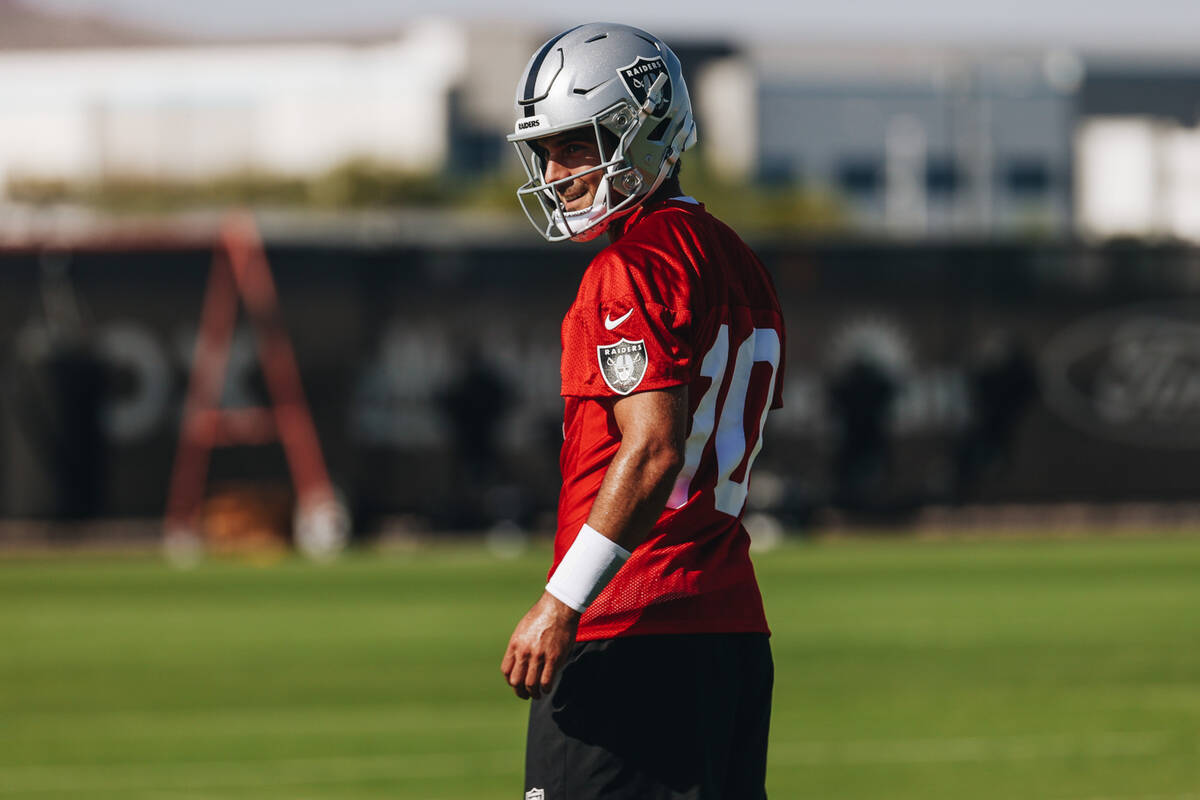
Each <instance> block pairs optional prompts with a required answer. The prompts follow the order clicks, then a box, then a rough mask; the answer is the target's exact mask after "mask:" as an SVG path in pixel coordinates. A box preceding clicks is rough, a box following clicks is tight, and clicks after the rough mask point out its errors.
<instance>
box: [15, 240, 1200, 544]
mask: <svg viewBox="0 0 1200 800" xmlns="http://www.w3.org/2000/svg"><path fill="white" fill-rule="evenodd" d="M757 245H758V250H759V252H760V254H761V255H762V257H763V258H764V260H765V261H766V263H767V265H768V266H769V267H770V268H771V271H772V272H773V273H774V275H775V277H776V281H777V283H778V287H779V291H780V294H781V298H782V302H783V306H784V309H785V312H786V316H787V324H788V333H789V352H788V367H787V379H786V384H785V390H784V391H785V408H784V410H783V411H782V412H780V413H779V414H778V415H776V416H774V417H772V419H771V420H770V423H769V424H770V426H771V430H770V437H769V439H768V442H769V444H768V446H767V447H766V448H765V449H764V451H763V453H762V456H761V460H760V461H759V465H760V466H758V467H756V483H755V487H754V495H753V497H752V500H751V504H752V506H753V507H754V508H756V509H757V510H761V511H767V512H770V513H771V514H773V515H776V516H777V517H780V518H782V519H784V520H786V521H789V522H791V523H793V524H807V523H810V522H812V521H813V519H814V514H815V513H817V512H819V511H820V510H822V509H826V508H830V507H832V508H838V509H842V510H845V511H848V512H852V513H859V514H868V515H873V516H874V517H875V518H879V519H889V518H890V519H895V520H898V521H903V520H906V519H911V517H912V516H913V515H914V514H915V513H916V512H917V511H918V510H919V509H921V508H922V507H924V506H929V505H938V506H946V505H955V504H963V503H1063V502H1086V503H1102V504H1103V503H1114V502H1123V503H1130V502H1185V501H1193V500H1194V499H1195V498H1196V497H1197V496H1198V495H1200V252H1197V251H1196V250H1195V249H1194V248H1191V247H1189V246H1183V245H1148V244H1144V243H1134V242H1122V243H1116V244H1110V245H1104V246H1089V245H1079V244H1011V243H1007V244H1001V243H994V242H989V243H970V244H935V243H928V244H918V243H911V244H897V243H854V242H810V243H797V242H794V241H781V240H771V239H769V238H764V239H763V240H761V241H759V242H757ZM589 252H590V251H589V250H587V249H586V248H562V247H551V246H539V245H534V244H516V243H511V242H510V243H499V244H484V243H467V244H464V245H461V246H452V245H450V246H448V245H440V246H430V245H428V244H408V245H405V244H397V243H390V244H382V243H379V242H376V243H374V244H372V245H370V246H367V245H362V244H346V243H341V244H339V243H320V244H314V243H312V242H301V243H289V242H288V241H286V240H285V239H284V238H282V237H280V238H277V239H276V240H275V241H274V244H273V245H270V246H269V247H268V257H269V259H270V262H271V264H272V267H273V272H274V275H275V280H276V283H277V285H278V289H279V295H280V303H281V307H282V311H283V316H284V320H285V323H286V326H287V329H288V330H289V332H290V335H291V337H292V342H293V346H294V348H295V352H296V357H297V359H298V362H299V365H300V370H301V374H302V377H303V382H304V388H305V392H306V394H307V396H308V400H309V404H310V406H311V409H312V412H313V416H314V420H315V423H316V427H317V429H318V432H319V434H320V439H321V442H322V444H323V447H324V449H325V456H326V460H327V462H328V464H329V467H330V472H331V473H332V476H333V479H334V482H335V483H336V484H337V485H338V486H339V487H340V489H341V490H342V492H343V493H344V494H345V496H346V498H347V500H348V502H349V503H350V505H351V506H352V508H353V509H354V510H355V511H356V513H357V516H358V519H359V521H360V523H361V527H362V528H364V529H366V530H373V529H377V528H378V526H379V524H380V520H381V518H388V517H395V516H397V515H409V516H410V517H413V518H414V521H417V522H420V523H422V524H424V525H431V526H433V527H436V528H443V529H446V528H449V529H468V528H478V527H480V526H487V525H490V524H492V523H494V522H496V521H497V520H510V521H513V522H517V523H519V524H521V525H523V526H531V525H539V524H542V525H544V524H546V521H547V515H552V513H553V509H554V503H555V493H556V491H557V448H558V444H559V441H560V432H559V424H560V422H561V400H560V398H559V396H558V355H559V349H558V326H559V324H560V320H561V315H562V311H563V309H565V308H566V307H567V306H568V305H569V303H570V301H571V299H572V297H573V293H574V289H575V286H576V285H577V281H578V278H579V274H580V271H581V270H582V267H583V266H584V265H585V263H586V259H587V255H588V253H589ZM212 259H213V249H212V247H211V246H203V245H202V244H200V243H192V244H191V245H188V244H187V243H168V242H160V243H158V244H148V243H145V242H143V243H141V244H139V245H137V246H119V247H116V248H113V247H112V246H108V247H99V246H88V245H86V244H83V245H81V246H79V247H76V248H73V249H71V250H69V251H68V250H61V249H60V250H53V251H50V250H26V249H21V248H11V249H8V250H5V251H4V252H2V253H0V275H2V280H3V285H4V287H5V288H4V292H3V293H2V295H0V304H2V307H0V343H2V344H3V348H4V352H3V356H4V364H5V377H4V385H5V387H6V391H5V393H4V397H3V406H2V408H3V412H2V413H3V428H2V430H3V432H4V433H3V438H2V439H0V447H2V456H3V461H2V463H3V471H2V472H0V476H2V477H0V480H2V484H0V485H2V486H3V498H4V512H5V514H6V515H8V516H13V517H53V516H61V517H81V516H83V517H86V516H151V515H157V514H160V513H161V512H162V510H163V503H164V500H165V497H166V493H167V480H168V477H169V466H170V464H171V461H172V458H173V454H174V452H175V447H176V444H177V442H178V439H179V425H180V418H181V412H182V407H183V396H184V392H185V390H186V388H187V377H188V370H189V365H190V363H191V355H192V353H193V350H194V345H195V338H196V332H197V326H198V320H199V316H200V310H201V304H202V297H203V287H204V285H205V281H206V279H207V275H208V270H209V268H210V264H211V262H212ZM269 401H270V397H269V396H268V395H267V392H266V389H265V387H264V383H263V379H262V375H261V369H260V366H259V362H258V357H257V355H256V351H255V344H254V338H253V335H252V332H251V330H250V328H249V326H248V325H247V324H246V322H245V321H244V320H243V322H242V324H241V325H240V326H239V329H238V333H237V334H236V335H235V337H234V343H233V347H232V350H231V356H230V362H229V370H228V375H227V380H226V385H225V388H224V397H223V404H224V405H225V406H226V407H231V408H236V407H239V406H258V405H262V404H264V403H269ZM264 477H266V478H271V477H274V478H275V479H278V480H283V481H286V466H285V464H284V461H283V455H282V451H281V450H280V448H279V447H278V446H277V445H271V446H259V447H236V448H230V449H228V450H222V451H218V453H217V455H216V457H215V460H214V462H213V464H212V469H211V479H212V480H213V481H214V482H216V483H218V484H220V483H222V482H237V481H245V480H251V479H261V478H264ZM551 518H552V517H551Z"/></svg>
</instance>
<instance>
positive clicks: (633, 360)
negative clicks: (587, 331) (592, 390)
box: [596, 339, 646, 394]
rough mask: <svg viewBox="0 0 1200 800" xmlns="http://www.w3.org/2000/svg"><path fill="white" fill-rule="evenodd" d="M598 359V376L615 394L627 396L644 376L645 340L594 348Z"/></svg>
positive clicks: (620, 342)
mask: <svg viewBox="0 0 1200 800" xmlns="http://www.w3.org/2000/svg"><path fill="white" fill-rule="evenodd" d="M596 356H597V358H599V359H600V374H601V375H603V376H604V382H605V383H607V384H608V388H610V389H612V390H613V391H614V392H616V393H617V394H629V393H630V392H632V391H633V390H634V389H636V388H637V387H638V384H639V383H641V382H642V378H644V377H645V376H646V340H645V339H639V340H637V341H636V342H631V341H629V340H628V339H622V340H621V341H619V342H617V343H616V344H602V345H600V346H599V347H597V348H596Z"/></svg>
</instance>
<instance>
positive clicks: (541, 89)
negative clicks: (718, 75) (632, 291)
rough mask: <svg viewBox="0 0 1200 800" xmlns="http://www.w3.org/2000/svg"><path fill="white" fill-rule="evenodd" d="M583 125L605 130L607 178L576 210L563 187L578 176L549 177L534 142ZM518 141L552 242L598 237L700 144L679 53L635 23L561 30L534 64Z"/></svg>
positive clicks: (523, 193) (530, 190)
mask: <svg viewBox="0 0 1200 800" xmlns="http://www.w3.org/2000/svg"><path fill="white" fill-rule="evenodd" d="M574 128H590V129H591V131H592V133H593V135H594V136H595V137H596V145H597V148H598V149H599V152H600V163H599V164H598V165H596V166H595V167H592V168H591V169H589V170H588V172H594V171H602V172H603V175H602V178H601V181H600V185H599V187H598V188H597V190H596V195H595V199H594V201H593V202H592V205H591V207H590V208H586V209H581V210H579V211H571V212H568V211H567V210H566V208H565V207H564V205H563V203H562V201H561V199H560V197H559V195H558V193H557V191H556V190H557V189H560V188H563V187H564V186H565V185H566V184H569V183H570V182H571V181H573V180H575V178H577V177H578V175H573V176H570V177H567V178H563V179H561V180H558V181H554V182H551V183H547V182H546V181H545V166H546V165H545V163H544V162H543V160H542V158H541V156H540V155H539V154H538V151H537V149H536V148H535V147H531V146H530V143H531V142H533V141H534V140H536V139H538V138H540V137H543V136H548V135H551V134H555V133H561V132H562V131H566V130H571V129H574ZM602 132H603V133H602ZM508 140H509V141H510V142H512V143H513V144H514V146H515V147H516V148H517V153H518V155H519V156H520V158H521V164H522V165H523V166H524V168H525V172H526V174H527V175H528V177H529V180H528V181H527V182H526V183H525V184H524V185H522V186H521V187H520V188H519V189H517V198H518V199H519V200H520V201H521V207H522V208H523V209H524V210H525V214H526V216H528V217H529V221H530V222H532V223H533V226H534V227H535V228H537V229H538V231H540V232H541V234H542V235H543V236H545V237H546V238H547V239H549V240H550V241H552V242H556V241H562V240H563V239H575V240H577V241H581V240H588V239H592V238H594V237H596V236H598V235H599V234H600V233H602V232H603V231H604V230H605V229H606V228H607V227H608V223H609V221H610V220H611V219H613V218H614V217H616V216H620V215H622V214H626V213H628V212H629V211H631V210H633V209H634V208H637V207H638V206H639V205H640V204H641V203H642V201H643V200H645V199H646V197H648V196H649V195H650V194H651V193H653V192H654V191H655V190H656V189H658V187H659V186H660V185H661V184H662V182H663V181H664V180H665V179H666V178H667V176H668V175H670V174H671V171H672V170H673V169H674V167H675V163H676V162H677V161H678V160H679V156H680V155H681V154H682V153H683V151H684V150H686V149H687V148H689V147H691V146H692V145H693V144H695V143H696V124H695V122H694V121H693V119H692V103H691V100H690V99H689V98H688V91H687V86H686V85H684V82H683V72H682V70H681V69H680V66H679V59H678V58H676V57H675V54H674V53H672V52H671V49H670V48H669V47H667V45H666V43H665V42H663V41H662V40H661V39H659V38H658V37H656V36H653V35H652V34H649V33H646V32H645V31H642V30H638V29H637V28H631V27H629V26H628V25H616V24H612V23H602V22H600V23H592V24H589V25H580V26H579V27H576V28H571V29H570V30H568V31H565V32H563V33H560V34H559V35H558V36H555V37H554V38H553V39H551V40H550V41H548V42H546V43H545V44H544V45H542V46H541V47H540V48H539V49H538V51H537V52H536V53H534V55H533V58H531V59H530V60H529V64H528V65H527V66H526V67H525V73H524V74H523V75H522V76H521V80H520V81H519V82H518V84H517V119H516V124H515V125H514V127H513V133H512V134H511V135H510V136H509V137H508ZM614 143H615V144H614ZM534 206H539V207H540V208H541V210H542V212H543V213H542V214H541V215H537V216H538V217H540V216H544V218H545V223H544V224H543V223H541V222H539V221H538V220H537V218H536V217H535V215H534V213H533V211H532V210H531V209H532V208H533V207H534Z"/></svg>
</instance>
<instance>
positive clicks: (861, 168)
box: [837, 157, 883, 197]
mask: <svg viewBox="0 0 1200 800" xmlns="http://www.w3.org/2000/svg"><path fill="white" fill-rule="evenodd" d="M837 180H838V185H839V186H840V187H841V188H842V190H843V191H845V192H846V193H847V194H852V195H856V196H859V197H865V196H869V195H874V194H878V193H879V191H880V189H882V188H883V162H882V161H880V159H878V158H870V157H858V158H847V159H844V160H843V161H842V162H841V164H840V165H839V166H838V174H837Z"/></svg>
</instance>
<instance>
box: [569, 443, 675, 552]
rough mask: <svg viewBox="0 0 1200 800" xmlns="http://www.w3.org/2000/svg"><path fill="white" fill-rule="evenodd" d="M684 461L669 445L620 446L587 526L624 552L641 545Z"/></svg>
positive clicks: (664, 503)
mask: <svg viewBox="0 0 1200 800" xmlns="http://www.w3.org/2000/svg"><path fill="white" fill-rule="evenodd" d="M682 464H683V459H682V456H681V454H680V453H679V451H678V450H677V449H676V448H675V447H673V446H670V445H668V444H665V443H658V444H632V443H630V442H628V441H625V442H622V444H621V447H620V449H619V450H617V454H616V455H615V456H614V457H613V460H612V463H610V464H609V467H608V471H607V472H606V473H605V475H604V481H603V483H601V485H600V491H599V492H598V493H597V495H596V500H595V502H594V503H593V504H592V510H591V513H589V514H588V520H587V521H588V524H589V525H591V526H592V527H593V528H595V529H596V530H598V531H600V532H601V533H603V534H604V535H605V536H607V537H608V538H610V539H612V540H613V541H614V542H616V543H617V544H619V545H621V546H622V547H624V548H625V549H626V550H633V549H634V548H635V547H637V546H638V545H639V544H641V543H642V542H643V541H644V540H645V539H646V536H647V535H648V534H649V533H650V529H651V528H653V527H654V523H655V522H656V521H657V520H658V517H659V515H661V514H662V510H663V508H664V507H665V506H666V503H667V498H668V497H670V496H671V488H672V487H673V486H674V484H675V476H676V475H678V474H679V469H680V467H681V466H682Z"/></svg>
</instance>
